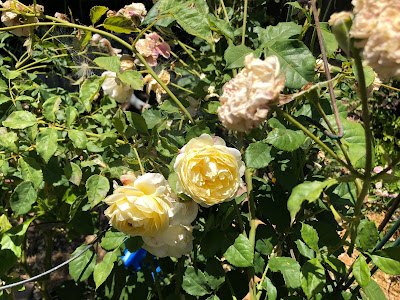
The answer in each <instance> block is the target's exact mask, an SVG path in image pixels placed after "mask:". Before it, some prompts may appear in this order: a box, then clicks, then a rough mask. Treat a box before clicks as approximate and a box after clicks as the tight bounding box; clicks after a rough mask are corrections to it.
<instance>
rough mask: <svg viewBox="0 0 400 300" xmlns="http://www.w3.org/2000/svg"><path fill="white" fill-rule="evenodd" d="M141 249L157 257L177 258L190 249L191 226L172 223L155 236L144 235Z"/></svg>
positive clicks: (191, 246) (191, 242)
mask: <svg viewBox="0 0 400 300" xmlns="http://www.w3.org/2000/svg"><path fill="white" fill-rule="evenodd" d="M142 238H143V242H144V244H143V246H142V247H143V249H146V250H147V251H148V252H150V253H151V254H153V255H155V256H158V257H167V256H172V257H176V258H179V257H181V256H182V255H185V254H187V253H189V252H190V251H192V249H193V235H192V227H191V226H183V225H172V226H169V227H168V228H167V229H166V230H164V231H162V232H160V233H159V234H157V235H155V236H144V237H142Z"/></svg>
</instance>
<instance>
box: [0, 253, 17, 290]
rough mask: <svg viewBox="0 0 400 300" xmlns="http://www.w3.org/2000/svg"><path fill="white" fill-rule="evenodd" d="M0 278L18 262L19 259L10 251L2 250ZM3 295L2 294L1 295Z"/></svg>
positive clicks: (0, 255)
mask: <svg viewBox="0 0 400 300" xmlns="http://www.w3.org/2000/svg"><path fill="white" fill-rule="evenodd" d="M0 261H1V264H0V276H1V277H3V274H4V273H6V272H7V271H8V270H9V269H11V267H12V266H14V265H15V264H16V262H17V261H18V257H17V256H16V255H15V254H14V253H13V252H12V251H11V250H9V249H2V250H0ZM0 295H1V294H0Z"/></svg>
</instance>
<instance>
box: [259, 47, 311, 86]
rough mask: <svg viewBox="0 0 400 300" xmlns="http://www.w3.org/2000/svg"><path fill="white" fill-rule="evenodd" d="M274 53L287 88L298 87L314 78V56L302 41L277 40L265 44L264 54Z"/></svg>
mask: <svg viewBox="0 0 400 300" xmlns="http://www.w3.org/2000/svg"><path fill="white" fill-rule="evenodd" d="M271 55H276V56H277V57H278V59H279V63H280V66H281V72H285V71H286V72H285V78H286V82H285V85H286V87H288V88H293V89H300V88H301V87H302V86H303V85H305V84H306V83H309V82H312V81H313V80H314V74H315V71H314V68H315V58H314V56H313V55H312V53H311V51H310V50H309V49H308V48H307V46H306V45H304V44H303V42H301V41H298V40H283V41H281V40H279V41H276V42H275V43H273V44H272V45H270V44H267V46H266V48H265V56H271Z"/></svg>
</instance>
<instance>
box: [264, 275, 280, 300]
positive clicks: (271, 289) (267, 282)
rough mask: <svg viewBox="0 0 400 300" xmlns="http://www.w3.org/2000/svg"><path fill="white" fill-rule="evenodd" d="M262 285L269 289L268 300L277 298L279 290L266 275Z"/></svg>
mask: <svg viewBox="0 0 400 300" xmlns="http://www.w3.org/2000/svg"><path fill="white" fill-rule="evenodd" d="M261 287H262V288H263V289H264V290H266V291H267V298H266V299H267V300H276V298H277V297H278V292H277V290H276V287H275V286H274V284H273V283H272V281H271V279H269V278H268V277H265V279H264V281H263V283H262V285H261Z"/></svg>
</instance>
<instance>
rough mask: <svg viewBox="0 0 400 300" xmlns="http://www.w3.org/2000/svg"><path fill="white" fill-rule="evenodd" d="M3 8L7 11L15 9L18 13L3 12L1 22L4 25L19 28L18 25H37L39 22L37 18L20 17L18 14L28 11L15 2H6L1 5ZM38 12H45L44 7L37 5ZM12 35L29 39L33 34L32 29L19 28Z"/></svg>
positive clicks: (12, 31)
mask: <svg viewBox="0 0 400 300" xmlns="http://www.w3.org/2000/svg"><path fill="white" fill-rule="evenodd" d="M0 4H1V6H3V8H5V9H13V8H15V9H16V10H17V11H16V12H13V11H3V12H2V14H1V22H3V23H4V25H5V26H7V27H11V26H18V25H23V24H30V23H37V22H39V20H38V18H36V17H24V16H22V15H20V14H19V13H18V12H27V11H26V9H25V8H24V7H23V6H22V5H20V4H18V3H14V1H5V2H4V3H1V2H0ZM36 10H37V12H38V13H40V12H43V10H44V9H43V6H42V5H37V9H36ZM10 32H11V33H12V34H14V35H16V36H25V37H28V36H29V34H30V33H31V28H30V27H24V28H17V29H13V30H11V31H10Z"/></svg>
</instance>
